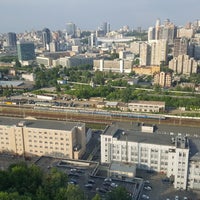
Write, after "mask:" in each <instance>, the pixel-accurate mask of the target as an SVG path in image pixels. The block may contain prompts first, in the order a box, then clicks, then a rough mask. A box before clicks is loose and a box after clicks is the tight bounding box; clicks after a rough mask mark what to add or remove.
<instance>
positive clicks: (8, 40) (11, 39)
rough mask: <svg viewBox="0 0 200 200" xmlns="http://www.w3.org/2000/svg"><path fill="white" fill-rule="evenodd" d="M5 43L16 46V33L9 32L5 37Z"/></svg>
mask: <svg viewBox="0 0 200 200" xmlns="http://www.w3.org/2000/svg"><path fill="white" fill-rule="evenodd" d="M6 43H7V46H8V47H16V45H17V36H16V33H13V32H9V33H8V34H7V37H6Z"/></svg>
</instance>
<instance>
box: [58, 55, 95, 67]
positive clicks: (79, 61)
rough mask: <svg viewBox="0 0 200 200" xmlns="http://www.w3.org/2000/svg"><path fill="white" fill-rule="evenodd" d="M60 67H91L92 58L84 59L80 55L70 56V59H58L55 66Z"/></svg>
mask: <svg viewBox="0 0 200 200" xmlns="http://www.w3.org/2000/svg"><path fill="white" fill-rule="evenodd" d="M58 63H59V65H62V66H63V67H77V66H81V65H92V64H93V58H91V57H85V56H82V55H77V56H72V57H68V56H67V57H63V58H60V59H58V62H57V64H58Z"/></svg>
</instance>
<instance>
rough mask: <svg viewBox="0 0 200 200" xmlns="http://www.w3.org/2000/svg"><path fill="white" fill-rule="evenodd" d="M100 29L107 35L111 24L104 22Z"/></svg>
mask: <svg viewBox="0 0 200 200" xmlns="http://www.w3.org/2000/svg"><path fill="white" fill-rule="evenodd" d="M100 30H102V31H103V34H104V35H106V34H107V33H109V32H110V24H109V23H108V22H103V23H102V25H101V27H100Z"/></svg>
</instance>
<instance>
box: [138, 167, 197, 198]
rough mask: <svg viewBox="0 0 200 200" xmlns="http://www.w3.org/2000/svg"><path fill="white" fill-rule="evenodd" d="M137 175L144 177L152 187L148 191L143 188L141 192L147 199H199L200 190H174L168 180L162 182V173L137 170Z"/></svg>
mask: <svg viewBox="0 0 200 200" xmlns="http://www.w3.org/2000/svg"><path fill="white" fill-rule="evenodd" d="M137 176H139V177H142V178H144V180H148V181H149V184H148V185H150V186H151V188H152V189H151V190H150V191H148V190H145V189H143V191H142V194H144V195H147V196H149V199H153V200H185V199H186V198H187V199H188V200H189V199H190V200H199V199H200V192H198V191H184V190H176V189H174V187H173V184H171V183H170V182H163V181H162V179H164V178H165V175H164V174H159V173H147V171H145V170H138V171H137ZM148 181H147V182H148ZM176 196H177V197H176ZM184 197H185V199H184ZM175 198H177V199H175ZM140 199H145V198H142V197H141V198H140Z"/></svg>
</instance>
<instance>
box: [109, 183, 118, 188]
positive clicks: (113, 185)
mask: <svg viewBox="0 0 200 200" xmlns="http://www.w3.org/2000/svg"><path fill="white" fill-rule="evenodd" d="M110 186H111V187H113V188H115V187H117V186H118V185H117V184H116V183H111V184H110Z"/></svg>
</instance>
